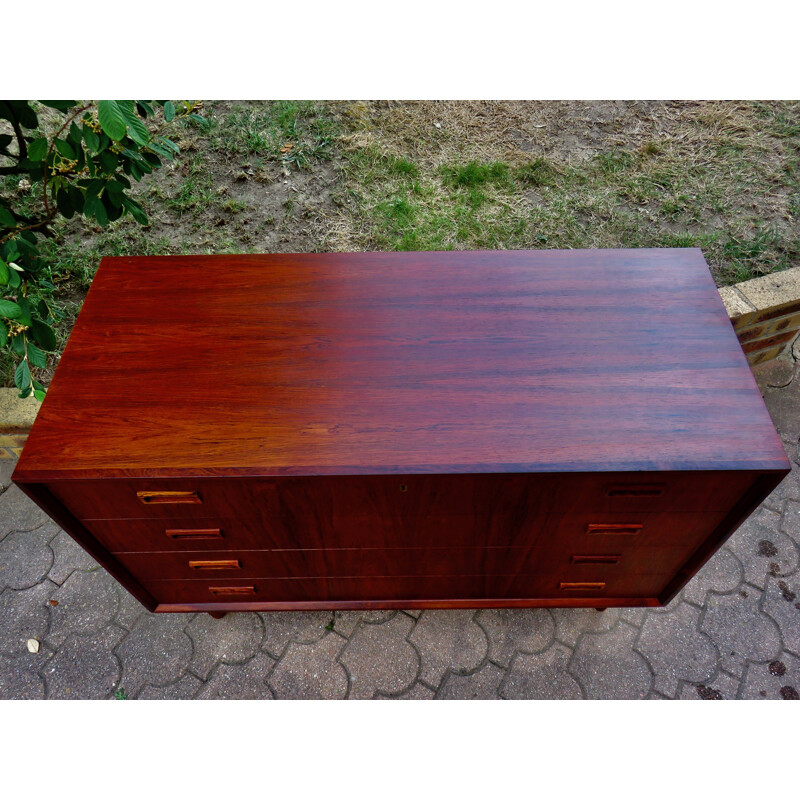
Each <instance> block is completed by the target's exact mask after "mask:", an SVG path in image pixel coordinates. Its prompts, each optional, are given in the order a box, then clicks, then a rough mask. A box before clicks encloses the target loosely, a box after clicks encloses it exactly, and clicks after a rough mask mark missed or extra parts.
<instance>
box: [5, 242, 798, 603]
mask: <svg viewBox="0 0 800 800" xmlns="http://www.w3.org/2000/svg"><path fill="white" fill-rule="evenodd" d="M788 470H789V464H788V462H787V459H786V456H785V454H784V451H783V447H782V445H781V442H780V440H779V438H778V436H777V434H776V432H775V429H774V427H773V425H772V422H771V420H770V418H769V415H768V413H767V410H766V408H765V406H764V404H763V401H762V398H761V395H760V393H759V391H758V388H757V386H756V384H755V381H754V379H753V377H752V375H751V373H750V369H749V367H748V365H747V362H746V360H745V357H744V355H743V354H742V352H741V349H740V347H739V343H738V341H737V339H736V336H735V334H734V332H733V330H732V328H731V326H730V324H729V322H728V318H727V315H726V313H725V311H724V308H723V306H722V303H721V301H720V298H719V296H718V293H717V291H716V288H715V286H714V282H713V280H712V278H711V275H710V273H709V270H708V267H707V266H706V264H705V262H704V260H703V257H702V254H701V252H700V251H699V250H692V249H680V250H671V249H658V250H599V251H499V252H447V253H332V254H302V255H297V254H284V255H248V256H186V257H184V256H171V257H154V258H108V259H104V260H103V261H102V263H101V264H100V267H99V270H98V272H97V276H96V278H95V281H94V283H93V285H92V288H91V290H90V291H89V294H88V297H87V298H86V302H85V305H84V307H83V310H82V311H81V314H80V316H79V318H78V321H77V324H76V325H75V329H74V331H73V333H72V336H71V338H70V340H69V343H68V345H67V348H66V350H65V352H64V355H63V357H62V359H61V362H60V364H59V366H58V368H57V371H56V374H55V377H54V379H53V381H52V385H51V387H50V390H49V392H48V394H47V397H46V399H45V401H44V403H43V405H42V408H41V410H40V412H39V416H38V418H37V420H36V422H35V424H34V427H33V430H32V432H31V434H30V437H29V439H28V442H27V444H26V446H25V448H24V451H23V453H22V456H21V458H20V461H19V464H18V466H17V469H16V471H15V473H14V480H15V481H16V483H17V484H19V486H20V487H21V488H22V489H23V490H24V491H25V492H26V493H27V494H28V495H29V496H30V497H31V498H33V500H34V501H35V502H37V503H38V504H39V505H40V506H41V507H42V508H44V509H45V510H46V511H47V512H48V513H49V514H50V515H51V516H52V517H53V518H54V519H55V520H56V521H57V522H58V523H59V524H60V525H61V526H62V527H63V528H64V529H65V530H66V531H67V532H69V533H70V534H71V535H72V536H73V537H74V538H75V539H76V540H77V541H78V542H79V543H80V544H81V545H82V546H83V547H84V548H86V550H88V551H89V552H90V553H91V554H92V555H93V556H94V557H95V558H96V559H97V560H98V561H99V562H100V563H101V564H102V565H103V566H104V567H106V569H108V570H109V572H111V574H112V575H114V576H115V577H116V578H117V579H118V580H119V581H120V582H121V583H122V584H123V585H124V586H125V587H127V589H128V590H129V591H130V592H132V593H133V594H134V595H135V596H136V597H137V598H138V599H139V600H140V601H141V602H142V603H144V605H145V606H146V607H147V608H149V609H151V610H156V611H186V610H205V611H210V612H212V613H215V614H218V613H222V612H225V611H230V610H282V609H318V608H327V609H331V608H423V607H490V606H508V607H522V606H592V607H606V606H619V605H634V606H635V605H649V606H653V605H659V604H662V603H665V602H667V601H669V599H670V598H671V597H672V596H673V595H674V594H675V593H676V592H677V591H678V590H679V589H680V588H681V587H682V586H683V584H684V583H685V582H686V581H687V580H688V579H689V578H690V577H691V576H692V575H693V574H694V573H695V572H696V571H697V570H698V569H699V568H700V567H701V566H702V564H703V563H704V562H705V561H706V560H707V559H708V558H709V557H710V556H711V555H712V554H713V553H714V551H715V550H716V549H717V548H718V547H719V546H720V545H721V544H722V542H723V541H724V540H725V539H726V537H728V536H729V535H730V534H731V533H732V532H733V531H734V530H735V529H736V527H737V526H738V525H739V524H740V523H741V522H742V521H743V520H744V519H745V518H746V517H747V515H748V514H749V513H751V512H752V511H753V509H754V508H755V507H756V506H757V505H758V504H759V503H760V502H761V500H763V498H764V497H765V496H766V495H767V494H768V493H769V492H770V491H771V490H772V489H773V488H774V487H775V486H776V484H777V483H778V482H779V481H780V480H781V478H782V477H783V476H784V474H785V473H786V472H788Z"/></svg>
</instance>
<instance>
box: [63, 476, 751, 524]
mask: <svg viewBox="0 0 800 800" xmlns="http://www.w3.org/2000/svg"><path fill="white" fill-rule="evenodd" d="M754 479H755V476H754V474H753V473H750V472H669V473H666V472H665V473H659V472H653V473H543V474H522V473H520V474H513V473H512V474H501V475H480V474H470V475H400V476H390V475H363V476H362V475H352V476H320V477H310V478H292V477H289V478H174V479H173V478H170V479H136V480H125V479H108V480H70V481H54V482H52V483H50V484H48V487H49V488H50V490H51V491H52V492H53V494H55V495H56V497H58V498H59V499H60V500H61V501H62V502H63V503H64V505H65V506H66V507H67V508H69V509H70V511H71V512H72V513H73V514H74V515H75V516H76V517H78V518H79V519H82V520H92V519H164V518H185V519H199V518H208V517H223V518H237V517H243V516H247V517H249V516H252V515H253V514H254V513H257V514H258V515H259V516H260V518H261V519H263V520H264V521H268V522H272V523H275V522H279V521H283V522H284V523H285V524H288V523H293V524H296V523H298V522H305V523H308V522H309V521H317V522H320V521H326V520H327V521H331V522H335V521H337V520H339V519H343V518H344V519H348V520H356V521H364V522H366V521H369V520H376V519H380V518H383V517H389V518H391V519H398V520H401V521H402V522H403V523H404V524H416V523H418V522H419V521H421V520H424V519H428V518H433V519H435V518H448V519H456V518H463V519H468V518H476V519H480V518H485V517H487V515H488V516H491V515H494V514H505V515H513V516H515V517H517V518H520V519H527V518H531V517H535V516H538V515H539V514H541V513H543V512H549V511H570V510H572V509H582V508H591V509H595V510H597V511H609V512H611V511H620V512H622V511H642V512H646V511H664V510H673V511H686V512H688V511H720V510H727V509H729V508H730V507H731V506H732V505H733V504H734V503H735V502H736V501H737V500H739V499H740V498H741V496H742V495H743V494H744V493H745V491H747V489H749V488H750V486H751V485H752V484H753V481H754Z"/></svg>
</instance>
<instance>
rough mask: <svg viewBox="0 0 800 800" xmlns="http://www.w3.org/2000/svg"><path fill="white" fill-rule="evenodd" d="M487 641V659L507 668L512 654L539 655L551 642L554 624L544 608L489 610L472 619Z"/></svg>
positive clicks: (554, 633) (553, 636)
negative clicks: (479, 627)
mask: <svg viewBox="0 0 800 800" xmlns="http://www.w3.org/2000/svg"><path fill="white" fill-rule="evenodd" d="M475 619H476V621H477V623H478V624H479V625H480V626H481V627H482V628H483V630H484V631H485V632H486V635H487V637H488V638H489V658H490V659H491V660H492V661H494V662H495V663H496V664H499V665H500V666H501V667H507V666H508V665H509V664H510V663H511V659H512V657H513V655H514V653H515V652H517V651H520V652H523V653H540V652H542V651H543V650H546V649H547V648H548V647H550V645H551V644H552V643H553V640H554V639H555V635H556V623H555V620H554V619H553V615H552V614H551V613H550V611H549V610H548V609H546V608H524V609H511V608H491V609H483V610H482V611H479V612H478V615H477V617H476V618H475Z"/></svg>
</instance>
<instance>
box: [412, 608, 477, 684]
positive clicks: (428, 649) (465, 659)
mask: <svg viewBox="0 0 800 800" xmlns="http://www.w3.org/2000/svg"><path fill="white" fill-rule="evenodd" d="M474 614H475V612H474V611H472V610H470V609H466V610H463V611H462V610H458V611H445V610H440V609H427V610H426V611H425V612H424V613H423V614H422V616H421V617H420V618H419V620H418V621H417V624H416V627H415V628H414V630H413V632H412V633H411V636H410V637H409V641H410V642H412V643H413V644H414V646H415V647H416V648H417V650H418V651H419V654H420V660H421V662H422V663H421V670H420V679H421V680H423V681H424V682H425V683H427V684H429V685H430V686H436V687H438V686H439V684H440V683H441V682H442V678H444V676H445V675H446V674H447V671H448V670H451V671H452V672H457V673H462V674H463V673H465V672H471V671H472V670H474V669H475V668H476V667H477V666H478V665H479V664H480V663H481V662H482V661H483V659H484V658H486V654H487V652H488V650H489V642H488V640H487V638H486V634H485V633H484V631H483V629H482V628H481V627H480V626H479V625H478V624H477V623H476V622H475V620H474V619H473V617H474Z"/></svg>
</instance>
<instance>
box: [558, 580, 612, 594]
mask: <svg viewBox="0 0 800 800" xmlns="http://www.w3.org/2000/svg"><path fill="white" fill-rule="evenodd" d="M558 588H559V589H560V590H561V591H562V592H600V591H602V590H603V589H605V588H606V585H605V583H603V582H601V581H598V582H597V583H565V582H563V581H562V582H561V583H559V584H558Z"/></svg>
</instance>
